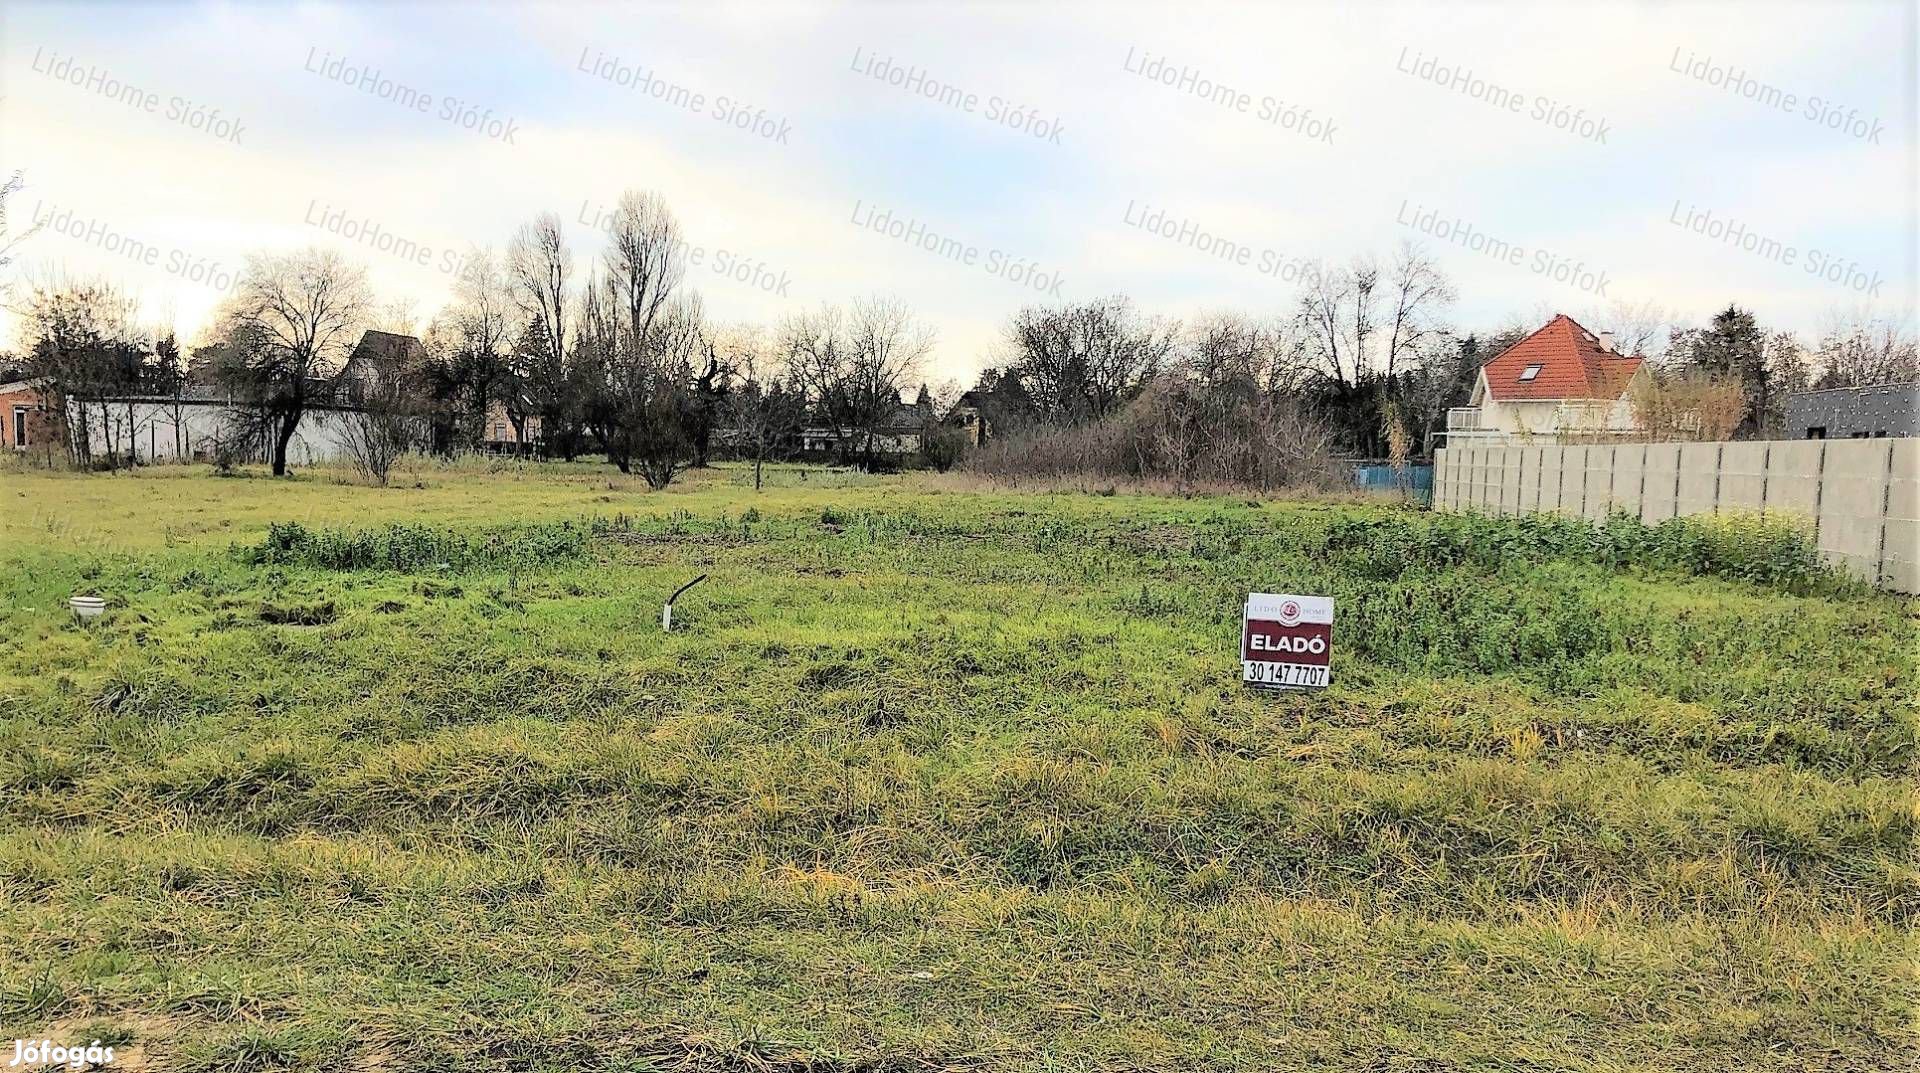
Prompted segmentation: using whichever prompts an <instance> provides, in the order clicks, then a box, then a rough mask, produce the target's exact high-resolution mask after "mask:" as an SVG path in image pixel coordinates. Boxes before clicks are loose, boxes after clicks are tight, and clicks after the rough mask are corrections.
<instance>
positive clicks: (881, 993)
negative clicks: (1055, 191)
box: [0, 466, 1920, 1071]
mask: <svg viewBox="0 0 1920 1073" xmlns="http://www.w3.org/2000/svg"><path fill="white" fill-rule="evenodd" d="M498 469H499V471H498V472H493V471H490V470H489V468H488V467H485V466H472V467H467V468H447V469H440V468H433V467H429V468H426V469H423V470H421V471H419V472H418V473H416V474H414V475H413V476H412V477H410V478H409V483H418V484H419V485H421V487H417V488H416V487H398V488H393V489H385V490H376V489H369V488H362V487H357V486H352V485H348V484H341V483H337V482H334V481H331V480H329V479H327V478H326V477H325V476H324V475H322V476H317V477H303V478H300V479H296V480H293V481H274V480H271V479H266V478H261V477H248V478H236V479H223V478H216V477H212V476H208V475H206V474H204V473H203V472H194V471H184V470H183V471H177V472H165V471H155V472H148V473H142V474H138V475H135V476H130V477H129V476H118V477H114V476H100V477H77V476H49V475H36V474H21V473H14V474H0V503H3V504H5V506H6V508H7V509H6V510H5V512H4V518H0V568H3V569H4V575H0V576H4V578H5V580H4V582H3V583H0V599H4V606H0V1038H12V1037H25V1036H33V1037H36V1038H38V1037H41V1036H48V1035H52V1036H56V1037H57V1036H61V1035H63V1034H64V1036H65V1037H66V1039H67V1040H69V1041H78V1042H81V1043H85V1042H88V1041H90V1040H91V1039H93V1038H104V1039H107V1040H109V1041H112V1040H115V1039H118V1040H120V1041H122V1051H123V1053H130V1054H133V1055H135V1056H136V1057H137V1058H138V1060H139V1061H142V1062H145V1063H148V1068H153V1069H167V1070H195V1071H213V1070H268V1069H314V1070H322V1069H324V1070H355V1069H364V1070H384V1069H394V1068H419V1069H434V1070H481V1069H516V1070H517V1069H540V1070H646V1069H729V1070H731V1069H738V1070H749V1069H753V1070H760V1069H776V1070H795V1071H798V1070H854V1069H863V1070H919V1069H940V1068H953V1069H966V1070H1028V1069H1046V1070H1096V1069H1099V1070H1105V1069H1155V1070H1158V1069H1199V1068H1219V1069H1239V1070H1269V1069H1296V1068H1297V1069H1312V1068H1359V1069H1380V1070H1388V1069H1394V1070H1397V1069H1421V1070H1449V1069H1476V1070H1478V1069H1487V1070H1493V1069H1501V1070H1510V1069H1592V1070H1627V1069H1634V1070H1642V1069H1644V1070H1666V1069H1673V1068H1682V1067H1685V1068H1693V1069H1707V1070H1718V1069H1779V1070H1800V1069H1808V1068H1822V1069H1889V1070H1892V1069H1911V1068H1913V1067H1914V1064H1915V1062H1916V1059H1917V1058H1920V1051H1917V1050H1916V1047H1917V1046H1920V1038H1917V1037H1916V1031H1915V1013H1914V1010H1915V1004H1916V999H1920V988H1917V987H1916V982H1915V971H1914V965H1915V958H1916V954H1917V953H1920V948H1917V947H1916V944H1915V941H1914V939H1913V930H1912V929H1913V924H1914V921H1915V920H1916V918H1917V917H1920V870H1917V867H1916V859H1915V828H1916V825H1920V801H1917V800H1916V794H1915V774H1916V749H1915V745H1916V737H1917V736H1920V734H1917V727H1920V719H1917V718H1916V712H1915V707H1914V704H1915V701H1914V695H1915V684H1916V682H1917V681H1920V675H1917V674H1916V659H1917V658H1920V652H1916V620H1915V618H1914V612H1913V605H1912V604H1911V603H1909V602H1903V601H1900V600H1898V599H1895V598H1891V597H1887V596H1883V595H1874V594H1869V593H1865V592H1861V591H1858V590H1855V589H1850V588H1848V587H1846V586H1832V585H1820V584H1814V585H1804V584H1789V583H1785V582H1783V583H1781V584H1773V585H1763V584H1758V583H1754V582H1749V581H1743V580H1726V579H1722V578H1714V577H1700V576H1691V575H1689V574H1686V573H1681V572H1678V571H1672V570H1650V569H1632V568H1627V569H1619V568H1614V567H1607V566H1601V565H1596V564H1595V563H1593V562H1592V561H1590V558H1589V557H1585V556H1581V555H1575V554H1561V553H1556V552H1554V551H1552V550H1551V548H1550V547H1548V546H1547V545H1542V544H1540V543H1538V542H1537V541H1534V542H1531V543H1530V542H1529V540H1530V539H1531V538H1528V537H1527V533H1526V531H1523V530H1521V529H1513V530H1511V531H1509V530H1507V529H1502V528H1500V527H1499V526H1497V525H1493V526H1491V527H1490V528H1487V529H1484V530H1482V529H1473V530H1471V531H1469V535H1472V536H1474V537H1475V539H1476V540H1480V539H1481V538H1483V537H1485V536H1486V535H1487V534H1489V533H1494V534H1499V539H1498V540H1495V541H1493V542H1492V543H1491V544H1490V545H1489V544H1488V543H1487V542H1486V541H1485V540H1481V543H1479V544H1476V545H1473V548H1475V549H1477V550H1471V551H1467V552H1462V551H1461V550H1460V549H1461V544H1460V537H1459V533H1458V532H1457V531H1455V530H1452V529H1449V528H1447V526H1448V525H1450V524H1451V523H1448V522H1447V521H1446V520H1445V519H1436V518H1433V517H1430V516H1427V515H1423V514H1419V513H1415V512H1410V511H1403V510H1396V509H1391V508H1386V507H1378V506H1363V505H1352V504H1346V505H1327V504H1306V503H1264V502H1255V501H1249V500H1244V499H1226V498H1196V499H1192V500H1181V499H1164V498H1148V497H1135V496H1127V495H1114V496H1100V495H1042V494H1017V495H1016V494H1004V493H991V492H980V491H973V490H965V489H962V488H960V487H959V486H957V485H946V484H943V483H939V482H934V481H930V480H928V479H924V478H913V477H894V478H864V477H855V476H851V475H847V474H839V473H830V472H826V471H822V470H818V469H814V470H807V471H802V470H796V469H788V468H782V469H779V470H776V471H775V472H774V478H773V482H772V485H771V486H770V487H769V488H768V489H767V490H766V491H764V492H762V493H758V494H756V493H755V492H754V491H753V490H752V489H751V487H750V486H749V484H748V482H747V478H746V475H745V474H744V473H743V472H742V471H740V470H738V469H733V468H731V467H723V468H721V469H718V470H714V471H710V472H705V473H699V474H695V475H693V476H692V477H691V478H690V479H689V480H688V481H687V482H686V483H685V484H683V485H676V486H675V487H674V488H672V489H670V490H669V491H667V492H665V493H649V492H647V491H646V490H645V488H644V485H641V484H639V483H638V482H626V481H623V480H620V479H618V478H616V477H610V474H609V473H608V472H607V471H606V470H605V469H603V468H599V467H589V466H504V467H498ZM594 519H599V521H598V523H597V524H595V523H594ZM288 522H295V523H298V524H299V525H300V526H301V529H299V530H291V529H285V528H282V529H279V530H276V531H274V533H273V536H272V538H271V539H269V532H268V530H269V526H270V525H275V524H279V523H288ZM396 527H397V528H396ZM1449 534H1452V535H1449ZM1508 535H1511V536H1512V539H1511V541H1509V540H1508ZM1543 548H1544V549H1546V550H1543ZM375 560H377V561H380V562H383V563H387V564H389V565H388V567H386V568H370V567H362V566H356V565H354V564H355V563H361V562H369V561H375ZM395 565H397V566H398V568H393V567H394V566H395ZM703 573H704V574H706V575H708V580H707V581H706V582H705V583H704V584H702V585H701V586H699V587H697V588H695V589H694V590H692V592H691V593H690V594H689V595H688V596H687V597H686V598H685V599H684V601H683V602H682V604H681V605H680V606H679V607H677V608H676V616H675V617H676V623H677V626H678V628H677V629H676V631H675V632H674V633H672V634H670V635H669V634H663V633H662V632H661V631H660V628H659V610H660V603H661V601H662V599H663V598H664V597H665V596H666V594H668V593H670V592H672V591H673V590H674V589H675V588H677V587H679V586H680V585H681V584H683V583H685V582H686V581H688V580H690V579H692V578H693V577H694V576H696V575H698V574H703ZM1249 590H1267V591H1307V592H1325V593H1330V594H1331V595H1333V596H1334V598H1335V600H1336V602H1337V606H1338V608H1339V622H1338V625H1337V627H1336V646H1337V654H1336V658H1335V663H1334V685H1333V687H1332V688H1330V689H1329V690H1327V691H1325V692H1323V693H1318V694H1312V695H1284V696H1272V695H1259V694H1254V693H1249V692H1247V691H1245V690H1243V689H1242V688H1241V687H1240V686H1239V685H1238V684H1237V678H1238V663H1237V658H1236V651H1235V648H1236V642H1237V638H1238V629H1239V622H1238V614H1239V605H1240V601H1241V600H1242V599H1243V598H1244V595H1245V593H1246V592H1247V591H1249ZM80 591H85V592H97V593H99V594H101V595H105V596H107V597H108V598H109V600H110V602H111V605H112V609H111V610H110V612H109V613H108V615H107V616H106V617H105V618H104V619H103V620H101V621H99V622H97V623H95V624H93V625H91V626H86V627H82V626H80V625H77V624H75V623H74V622H73V620H72V619H71V618H70V616H69V615H68V614H67V613H66V611H65V609H64V601H65V599H66V597H67V596H68V595H70V594H72V593H74V592H80ZM56 1041H57V1042H58V1041H59V1040H56ZM9 1057H10V1056H9Z"/></svg>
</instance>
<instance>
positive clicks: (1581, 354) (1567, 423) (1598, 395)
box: [1446, 313, 1649, 447]
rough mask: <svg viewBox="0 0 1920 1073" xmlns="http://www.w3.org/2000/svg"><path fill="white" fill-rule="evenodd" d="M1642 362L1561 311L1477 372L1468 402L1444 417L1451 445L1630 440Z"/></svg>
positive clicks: (1643, 372) (1636, 424)
mask: <svg viewBox="0 0 1920 1073" xmlns="http://www.w3.org/2000/svg"><path fill="white" fill-rule="evenodd" d="M1645 364H1646V363H1645V359H1643V358H1640V357H1629V356H1627V355H1625V354H1621V353H1618V352H1617V351H1615V350H1614V349H1613V340H1612V338H1611V337H1610V336H1609V335H1606V334H1601V335H1595V334H1594V333H1592V332H1590V331H1588V330H1587V329H1585V328H1583V327H1581V326H1580V324H1579V323H1578V322H1577V321H1575V320H1574V319H1573V318H1572V317H1569V316H1567V315H1566V314H1564V313H1562V314H1560V315H1558V316H1555V317H1554V318H1553V319H1552V320H1550V321H1548V322H1547V323H1546V325H1545V326H1544V327H1542V328H1541V329H1540V330H1539V331H1536V332H1534V333H1533V334H1532V335H1529V336H1527V337H1526V338H1525V339H1522V340H1520V341H1519V342H1517V343H1515V344H1513V345H1512V346H1510V347H1508V348H1507V349H1505V350H1503V351H1501V352H1500V353H1499V354H1498V355H1496V356H1495V357H1494V359H1493V360H1492V361H1489V362H1487V363H1486V364H1485V365H1483V366H1481V367H1480V372H1479V373H1478V374H1477V375H1476V376H1475V378H1474V384H1473V394H1472V396H1471V397H1470V400H1469V402H1470V404H1469V405H1467V406H1462V407H1456V408H1454V409H1452V410H1449V411H1448V412H1447V433H1446V436H1447V445H1448V446H1453V447H1464V446H1470V445H1472V444H1475V443H1495V444H1497V443H1509V442H1512V441H1514V440H1521V439H1531V438H1536V437H1537V438H1541V439H1545V440H1549V441H1559V440H1589V439H1595V438H1602V439H1604V438H1608V437H1616V436H1624V435H1630V434H1632V433H1634V432H1636V431H1638V429H1639V422H1638V421H1637V420H1636V419H1635V417H1634V412H1633V403H1632V389H1633V386H1634V384H1635V383H1636V381H1638V380H1640V379H1641V378H1643V377H1646V376H1647V375H1649V374H1648V372H1647V371H1646V369H1645Z"/></svg>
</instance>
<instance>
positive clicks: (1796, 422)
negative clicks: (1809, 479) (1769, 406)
mask: <svg viewBox="0 0 1920 1073" xmlns="http://www.w3.org/2000/svg"><path fill="white" fill-rule="evenodd" d="M1786 411H1787V416H1786V436H1787V438H1788V439H1794V440H1845V439H1855V440H1858V439H1867V438H1870V437H1876V436H1920V381H1916V382H1914V383H1911V384H1876V385H1874V386H1872V387H1836V388H1828V389H1827V390H1825V391H1800V392H1795V393H1794V394H1792V395H1788V396H1787V406H1786Z"/></svg>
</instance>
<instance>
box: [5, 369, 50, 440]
mask: <svg viewBox="0 0 1920 1073" xmlns="http://www.w3.org/2000/svg"><path fill="white" fill-rule="evenodd" d="M40 386H41V385H40V382H39V381H37V380H25V379H21V380H11V381H7V382H5V383H0V443H4V444H5V445H6V446H8V447H10V448H12V449H14V450H16V451H24V450H26V449H27V448H29V447H32V446H34V445H36V444H38V443H40V442H41V441H42V440H43V439H44V438H45V437H47V436H49V435H51V434H52V430H51V429H49V428H47V420H46V414H45V411H46V405H45V403H44V402H43V401H42V400H41V396H40Z"/></svg>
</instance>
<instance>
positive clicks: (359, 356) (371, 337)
mask: <svg viewBox="0 0 1920 1073" xmlns="http://www.w3.org/2000/svg"><path fill="white" fill-rule="evenodd" d="M425 360H426V348H425V347H423V346H421V344H420V340H418V339H416V338H414V337H413V336H411V335H401V334H399V333H397V332H382V331H375V330H371V329H370V330H368V331H366V332H363V333H362V334H361V336H360V342H359V343H357V344H355V345H354V348H353V353H352V354H349V355H348V356H347V363H346V364H345V365H342V366H341V367H340V372H339V373H338V374H337V375H336V376H335V377H334V381H333V382H334V384H335V385H336V390H335V401H336V402H337V403H338V404H340V405H345V406H360V405H364V404H365V402H366V400H367V396H368V395H370V394H373V393H374V392H376V391H378V390H379V389H380V388H381V387H383V386H385V385H387V384H391V383H393V382H395V381H396V380H400V379H404V378H406V377H407V376H409V375H412V374H414V373H416V372H418V371H419V369H420V367H421V365H422V364H423V363H424V362H425Z"/></svg>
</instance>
